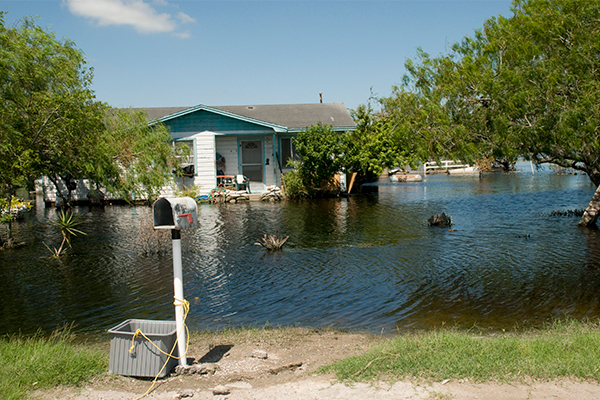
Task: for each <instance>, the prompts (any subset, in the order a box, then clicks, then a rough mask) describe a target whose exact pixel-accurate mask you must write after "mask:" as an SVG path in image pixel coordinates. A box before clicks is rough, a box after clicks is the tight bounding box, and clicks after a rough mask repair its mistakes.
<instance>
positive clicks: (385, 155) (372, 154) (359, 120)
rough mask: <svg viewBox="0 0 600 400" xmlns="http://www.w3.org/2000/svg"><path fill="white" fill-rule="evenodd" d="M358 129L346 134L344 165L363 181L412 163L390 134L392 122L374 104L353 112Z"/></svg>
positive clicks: (369, 180)
mask: <svg viewBox="0 0 600 400" xmlns="http://www.w3.org/2000/svg"><path fill="white" fill-rule="evenodd" d="M351 114H352V117H353V118H354V122H356V130H355V131H353V132H350V133H348V134H346V135H344V137H343V146H344V160H343V165H344V167H345V170H346V171H348V172H356V173H357V174H358V177H359V181H362V182H371V181H373V180H375V179H376V178H377V177H378V176H379V175H381V173H382V172H383V170H384V168H393V167H397V166H404V165H406V164H410V163H411V162H412V161H413V160H412V158H411V157H409V155H408V154H407V153H406V152H405V151H404V149H403V148H401V147H400V142H399V141H398V140H396V138H394V137H393V136H392V135H390V134H389V126H388V123H387V122H388V121H387V120H386V119H384V118H381V116H380V115H378V114H376V113H375V112H374V111H373V108H372V107H371V105H370V104H367V105H365V104H361V105H359V106H358V107H357V109H356V110H354V111H351Z"/></svg>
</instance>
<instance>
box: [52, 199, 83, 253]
mask: <svg viewBox="0 0 600 400" xmlns="http://www.w3.org/2000/svg"><path fill="white" fill-rule="evenodd" d="M79 218H81V215H77V216H75V215H73V213H72V212H70V211H63V210H61V211H60V212H59V214H58V221H50V223H51V224H52V225H54V226H56V227H57V228H59V229H60V232H61V234H62V237H63V239H62V242H61V243H60V246H59V247H58V249H57V248H56V247H55V248H53V249H51V248H50V247H49V246H48V245H47V244H46V243H44V246H46V248H47V249H48V250H49V251H50V253H52V257H54V258H59V257H60V256H62V255H63V254H64V253H65V252H66V251H67V248H71V236H77V234H78V233H79V234H81V235H86V233H85V232H83V231H80V230H79V229H75V227H76V226H78V225H81V224H82V222H81V221H79ZM65 245H66V246H65Z"/></svg>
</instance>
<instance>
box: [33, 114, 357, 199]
mask: <svg viewBox="0 0 600 400" xmlns="http://www.w3.org/2000/svg"><path fill="white" fill-rule="evenodd" d="M143 110H144V111H146V113H147V114H148V121H149V123H150V124H152V123H153V122H154V121H160V122H162V123H163V124H164V125H165V126H166V127H167V128H168V129H169V130H170V132H171V136H172V137H173V138H174V139H175V141H174V145H177V146H188V147H189V149H190V152H189V156H188V157H185V159H182V160H181V168H182V169H183V173H184V176H183V177H182V178H176V181H177V186H178V187H179V188H182V186H185V187H190V186H197V187H199V188H200V192H201V193H203V194H207V193H209V192H210V191H211V190H212V189H213V188H215V187H216V186H217V176H222V175H226V176H237V175H244V176H245V177H247V178H248V179H249V181H250V190H251V191H252V192H253V193H255V192H262V191H263V190H265V188H266V187H267V186H271V185H277V186H280V185H281V175H282V174H284V173H285V172H286V171H289V170H290V169H291V168H290V166H289V165H288V161H289V160H290V159H291V160H294V159H296V153H295V150H294V145H293V143H292V140H291V139H292V138H293V137H294V136H296V135H297V134H298V133H299V132H301V131H303V130H305V129H306V128H307V127H309V126H311V125H316V124H318V123H319V122H321V123H322V124H323V125H330V126H331V127H332V128H333V130H335V131H338V132H346V131H354V130H356V124H355V123H354V120H353V119H352V116H351V115H350V113H349V112H348V110H347V109H346V107H345V106H344V104H343V103H314V104H275V105H253V106H220V107H209V106H205V105H198V106H195V107H159V108H144V109H143ZM55 193H56V191H55V189H54V187H53V185H52V184H51V183H49V182H48V181H47V180H45V181H44V200H45V201H47V202H53V201H54V200H55V198H56V197H55ZM74 197H75V199H76V200H84V199H87V198H88V193H87V187H86V185H85V184H79V185H78V187H77V190H76V192H75V193H74Z"/></svg>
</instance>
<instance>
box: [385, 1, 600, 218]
mask: <svg viewBox="0 0 600 400" xmlns="http://www.w3.org/2000/svg"><path fill="white" fill-rule="evenodd" d="M512 12H513V16H512V17H511V18H504V17H502V16H499V17H497V18H491V19H488V20H487V21H485V23H484V25H483V28H482V29H480V30H478V31H476V32H475V34H474V35H473V37H465V38H464V39H463V40H462V41H461V42H460V43H456V44H454V45H453V47H452V51H451V52H450V54H448V55H440V56H438V57H435V58H432V57H430V56H429V55H428V54H426V53H424V52H423V51H419V54H418V60H417V62H413V61H411V60H409V61H407V63H406V67H407V70H408V74H407V75H406V76H405V78H404V81H403V85H402V86H400V87H395V88H394V91H393V94H392V96H391V97H389V98H386V99H382V106H383V113H384V115H385V116H386V118H389V120H390V121H391V123H392V124H393V126H394V131H395V132H396V133H397V136H401V137H402V138H403V139H402V140H403V141H404V143H407V142H410V143H413V144H414V145H415V146H416V147H417V148H418V151H420V152H423V153H430V154H433V155H442V156H451V157H453V158H456V159H463V160H465V161H467V160H469V161H472V160H473V159H475V158H484V157H486V158H498V159H506V160H514V159H515V158H516V157H517V156H524V157H526V158H528V159H531V160H532V161H534V162H536V163H540V164H541V163H554V164H557V165H559V166H562V167H569V168H573V169H576V170H580V171H583V172H585V173H586V174H587V175H588V176H589V178H590V180H591V181H592V182H593V183H594V184H595V185H596V186H598V185H600V140H599V129H600V57H598V54H600V26H599V25H598V21H599V20H600V1H598V0H589V1H572V0H515V1H514V2H513V6H512ZM598 190H600V189H598ZM599 211H600V193H599V192H598V191H597V192H596V195H595V196H594V198H593V199H592V201H591V202H590V205H589V206H588V209H587V210H586V213H585V215H584V217H583V218H582V219H581V221H580V225H586V226H589V225H595V223H596V220H597V218H598V213H599Z"/></svg>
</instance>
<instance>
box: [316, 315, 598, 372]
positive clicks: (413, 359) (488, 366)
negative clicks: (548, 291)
mask: <svg viewBox="0 0 600 400" xmlns="http://www.w3.org/2000/svg"><path fill="white" fill-rule="evenodd" d="M323 370H324V371H328V372H335V374H336V375H337V377H338V378H339V379H342V380H359V379H360V380H377V379H383V380H397V379H403V378H404V379H406V378H409V379H410V378H415V377H416V378H424V379H430V380H439V381H442V380H445V379H465V378H467V379H469V380H473V381H479V382H481V381H490V380H494V381H519V380H523V379H531V378H533V379H553V378H578V379H589V380H594V381H600V325H599V324H597V323H596V324H591V323H581V322H576V321H557V322H555V323H553V324H551V325H549V326H548V327H546V328H544V329H541V330H529V331H526V332H520V333H501V334H496V335H484V336H482V335H478V334H475V333H473V332H465V331H458V330H451V329H450V330H440V331H434V332H427V333H418V334H408V335H400V336H398V337H395V338H393V339H390V340H389V341H387V342H385V343H384V344H381V345H379V346H377V347H376V348H374V349H372V350H371V351H369V352H368V353H366V354H364V355H361V356H357V357H351V358H348V359H345V360H343V361H341V362H339V363H336V364H334V365H332V366H329V367H326V368H324V369H323Z"/></svg>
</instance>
